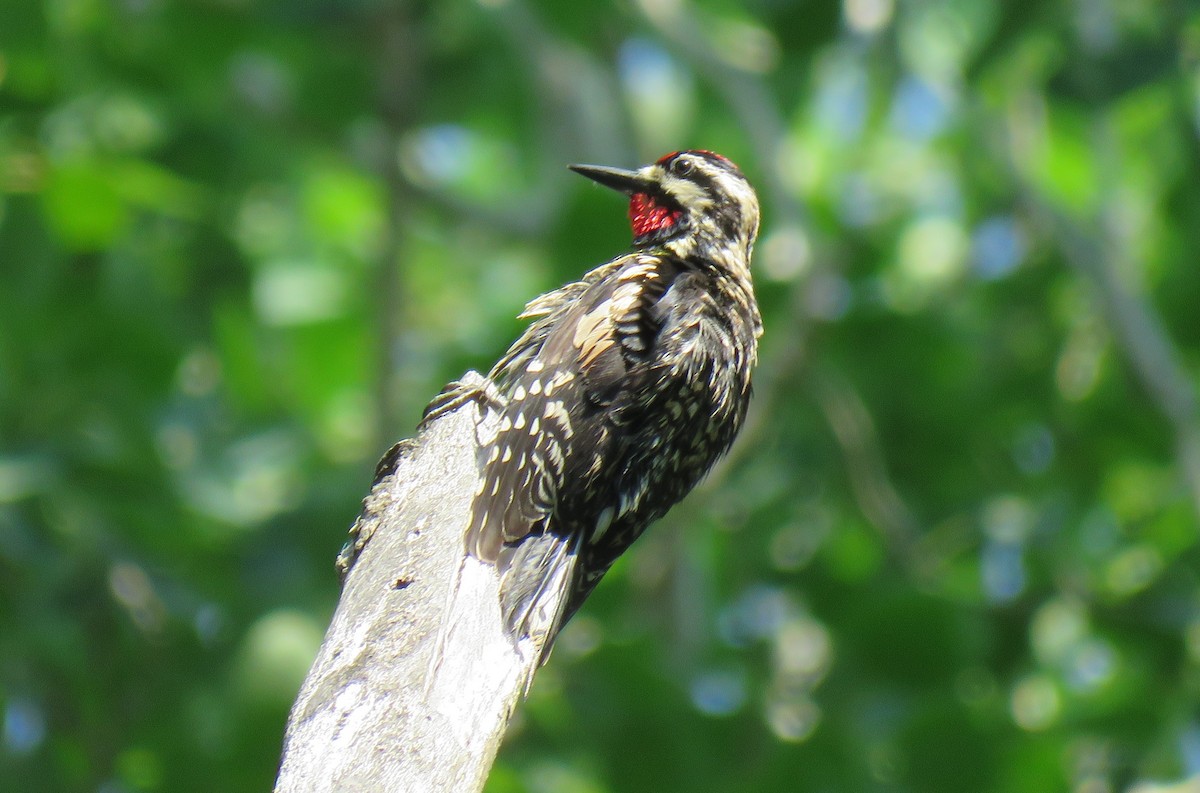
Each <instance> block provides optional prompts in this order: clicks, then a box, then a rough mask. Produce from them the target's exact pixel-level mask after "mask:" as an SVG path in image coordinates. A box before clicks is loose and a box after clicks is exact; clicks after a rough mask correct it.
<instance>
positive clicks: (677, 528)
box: [0, 0, 1200, 793]
mask: <svg viewBox="0 0 1200 793" xmlns="http://www.w3.org/2000/svg"><path fill="white" fill-rule="evenodd" d="M1197 106H1200V12H1197V11H1196V10H1195V9H1193V8H1191V7H1190V6H1189V5H1187V4H1159V3H1135V2H1122V1H1121V0H1094V1H1092V2H1079V3H1050V4H1038V3H1031V2H1011V3H1010V2H1000V0H920V1H919V2H906V3H898V2H893V0H844V2H842V3H834V2H825V1H824V0H822V1H821V2H809V3H799V2H788V1H787V0H779V1H777V2H766V0H754V1H753V2H749V3H735V2H729V1H728V0H699V1H698V2H696V3H690V4H688V3H680V2H663V1H662V0H639V2H635V3H599V4H587V3H566V2H548V1H546V2H521V0H486V1H485V0H480V2H470V1H469V0H450V1H449V2H439V3H417V2H413V3H399V4H384V3H380V2H375V1H374V0H371V1H368V2H357V3H333V2H322V1H321V0H311V1H310V2H303V3H298V4H297V3H282V2H259V3H250V2H217V3H211V2H210V3H204V2H200V3H178V2H170V0H150V1H149V2H121V3H105V2H100V1H99V0H54V1H53V2H47V3H27V2H26V3H23V2H8V3H2V4H0V714H3V718H2V720H0V778H2V779H4V780H6V782H7V781H9V780H11V782H9V784H10V785H15V787H13V789H14V790H16V789H19V790H22V791H30V793H38V792H39V791H61V790H67V791H75V790H81V791H105V792H106V793H116V792H118V791H120V792H124V791H129V792H131V793H132V792H134V791H172V793H174V792H175V791H190V790H196V791H211V790H222V791H242V790H245V791H250V790H265V789H268V788H269V785H270V783H271V779H272V777H273V774H274V771H275V765H276V762H277V760H278V753H279V745H280V739H281V737H282V730H283V725H284V720H285V717H286V713H287V709H288V706H289V704H290V701H291V698H292V696H293V694H294V691H295V689H296V687H297V685H298V683H299V681H300V679H301V677H302V676H303V673H304V671H305V669H306V667H307V664H308V663H309V661H310V660H311V657H312V654H313V652H314V651H315V648H316V646H317V644H318V643H319V641H320V636H321V632H322V628H323V626H324V625H325V623H326V621H327V619H328V615H329V614H330V613H331V610H332V608H333V604H334V603H335V601H336V597H337V583H336V580H335V576H334V573H333V564H332V560H333V557H334V555H335V553H336V552H337V549H338V547H339V546H340V544H341V542H342V539H343V530H344V528H345V527H347V526H348V524H349V522H350V521H351V519H352V517H353V516H354V514H355V513H356V510H357V507H358V500H359V499H360V498H361V497H362V495H363V494H364V490H365V488H366V485H367V483H368V481H369V477H370V472H371V470H372V466H373V464H374V461H375V458H376V457H377V456H378V455H379V454H380V453H382V451H383V450H385V449H386V448H387V447H388V446H389V445H390V443H391V442H392V441H393V440H394V439H395V438H397V437H401V436H403V435H406V434H408V433H409V432H410V431H411V429H412V427H413V425H414V423H415V421H416V418H417V416H418V415H419V412H420V410H421V408H422V406H423V405H424V403H425V401H426V400H427V399H428V398H429V397H430V396H432V395H433V394H434V393H435V392H436V391H437V389H438V388H440V386H441V385H442V384H443V383H444V382H445V381H447V380H449V379H452V378H454V377H456V376H458V375H459V374H460V373H461V372H462V371H463V370H464V369H466V368H471V367H473V368H486V367H487V366H488V365H489V364H490V363H491V361H492V360H494V358H495V356H496V355H498V354H499V353H500V352H501V351H502V350H503V348H504V347H505V346H506V344H507V343H508V341H509V340H510V339H511V338H512V337H513V335H514V334H515V333H517V332H518V330H519V328H520V324H519V323H518V322H517V321H516V320H515V318H514V317H515V315H516V314H517V313H518V311H519V310H520V307H521V306H522V304H523V303H524V301H525V300H527V299H529V298H530V297H532V296H533V295H535V294H537V293H538V292H540V291H543V290H545V289H547V288H550V287H552V286H555V285H557V284H559V283H561V282H563V281H565V280H567V279H570V278H573V277H575V276H577V275H578V274H580V273H581V272H583V271H584V270H585V269H586V268H588V267H590V266H592V265H595V264H597V263H598V262H600V261H601V260H603V259H605V258H607V257H609V256H612V255H613V254H615V253H616V252H618V250H620V249H621V246H622V243H623V241H624V240H625V239H626V235H627V229H626V227H625V225H624V221H623V218H622V213H623V208H622V207H621V206H620V205H619V202H618V201H616V200H615V199H614V198H613V197H612V196H611V195H608V194H607V193H605V192H604V191H600V190H596V189H593V188H592V187H591V186H589V185H588V184H587V183H584V182H583V181H582V180H578V179H575V178H574V177H572V176H571V175H570V174H569V173H568V172H566V171H565V169H564V167H563V166H564V165H565V164H566V163H568V162H581V161H582V162H600V163H608V164H614V165H625V166H630V165H634V164H636V163H639V162H644V161H646V160H648V159H651V158H655V157H657V156H659V155H661V154H663V153H664V152H665V151H668V150H672V149H679V148H686V147H702V148H711V149H715V150H719V151H721V152H723V153H725V154H727V155H729V156H730V157H732V158H733V159H735V160H736V161H738V162H739V163H741V165H742V166H743V168H744V170H745V171H746V172H747V174H748V175H749V177H750V178H751V180H752V181H753V182H754V183H755V184H756V185H757V186H758V187H759V190H760V195H761V197H762V201H763V206H764V213H765V218H764V224H763V233H762V237H761V242H760V245H759V248H758V255H757V260H756V267H757V274H758V287H759V293H760V298H761V301H762V304H763V310H764V319H765V323H766V335H765V336H764V339H763V361H762V364H761V367H760V370H759V376H758V381H757V383H758V397H757V400H756V403H755V411H754V414H753V415H752V417H751V420H750V423H749V426H748V427H747V430H746V433H745V436H744V437H743V439H742V440H741V442H739V444H738V445H737V446H736V447H735V449H734V451H733V453H732V455H731V459H730V460H729V461H728V462H727V463H726V464H724V465H723V466H722V467H721V468H720V469H718V471H717V472H715V473H714V475H713V476H712V477H710V479H709V481H708V482H707V483H706V484H705V485H704V486H703V487H702V488H701V490H700V491H699V492H697V493H696V494H694V495H693V496H692V497H691V498H690V499H689V500H688V501H687V502H686V503H685V504H683V505H681V506H680V507H679V508H678V509H676V510H675V511H674V512H673V513H672V514H671V515H670V516H669V517H668V518H667V519H666V520H664V521H663V522H662V524H661V525H659V526H658V527H656V528H655V529H654V530H653V531H651V532H650V533H649V534H648V535H647V536H646V537H645V538H644V539H643V540H642V541H640V542H639V544H638V546H637V547H636V548H635V549H634V550H633V551H632V552H631V553H630V554H629V558H628V559H626V560H624V561H623V562H622V563H621V564H620V565H618V567H617V568H616V569H615V570H614V572H613V573H612V574H611V575H610V576H609V579H608V580H606V582H605V583H604V585H603V586H601V587H600V589H599V591H598V592H597V594H596V595H595V597H594V598H593V600H592V602H590V603H589V605H588V606H587V608H585V609H584V611H583V612H582V613H581V614H580V615H579V617H578V618H577V619H576V620H575V621H574V622H573V623H572V624H571V625H570V626H569V627H568V629H567V630H566V631H565V632H564V634H563V635H562V637H561V641H560V646H559V647H558V648H557V650H556V653H555V656H554V659H553V660H552V662H551V664H550V665H549V666H548V667H547V668H546V669H545V670H544V671H543V673H542V674H541V675H540V676H539V678H538V682H537V684H536V685H535V687H534V690H533V692H532V695H531V697H530V699H529V701H528V703H527V705H526V707H525V708H524V709H523V711H522V712H521V716H520V721H519V723H518V724H517V726H516V727H515V729H514V731H513V733H512V735H511V737H510V740H509V743H508V745H507V746H506V748H505V749H504V751H503V752H502V754H501V758H500V761H499V764H498V766H497V769H496V772H495V774H494V775H493V778H492V781H491V783H490V786H489V790H491V791H492V792H493V793H515V792H517V791H529V792H530V793H541V792H542V791H566V792H567V793H572V792H578V793H601V792H602V791H613V792H614V793H615V792H616V791H622V792H626V793H631V792H632V791H661V790H689V791H701V792H702V791H722V793H725V792H726V791H931V792H932V791H947V792H948V793H949V792H951V791H953V792H955V793H957V792H958V791H985V792H988V793H1010V792H1011V793H1024V792H1025V791H1057V790H1064V791H1065V790H1072V791H1080V793H1103V792H1106V791H1111V792H1114V793H1115V792H1116V791H1136V793H1150V792H1151V791H1156V790H1166V789H1168V785H1172V784H1175V783H1180V785H1181V786H1179V787H1172V788H1170V789H1173V790H1185V789H1186V790H1194V789H1195V785H1196V784H1197V782H1196V780H1197V778H1200V759H1198V757H1200V752H1198V746H1200V744H1198V740H1200V739H1198V737H1197V736H1200V720H1197V716H1196V713H1197V706H1198V704H1200V606H1198V604H1200V582H1198V580H1197V574H1196V569H1197V567H1196V565H1197V562H1198V561H1200V557H1198V549H1197V528H1198V525H1200V521H1198V520H1197V511H1198V509H1200V417H1198V416H1197V408H1196V398H1195V390H1196V386H1195V382H1196V371H1197V366H1198V365H1200V355H1198V354H1197V349H1198V347H1197V345H1198V344H1200V323H1198V322H1197V320H1196V317H1197V312H1196V308H1195V306H1196V302H1197V298H1196V296H1197V295H1198V294H1200V269H1198V268H1197V267H1196V266H1195V263H1194V258H1195V256H1194V253H1193V252H1194V251H1196V250H1198V249H1200V222H1197V221H1198V220H1200V193H1197V191H1196V184H1197V183H1198V182H1200V156H1198V153H1200V148H1198V147H1197V139H1198V132H1200V130H1198V125H1200V122H1198V121H1197V119H1198V117H1200V116H1198V114H1197V110H1196V108H1197ZM1186 780H1190V782H1186V784H1188V785H1190V786H1188V787H1184V786H1182V785H1184V784H1185V781H1186Z"/></svg>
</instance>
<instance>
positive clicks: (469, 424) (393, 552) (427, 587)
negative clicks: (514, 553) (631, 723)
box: [275, 372, 562, 793]
mask: <svg viewBox="0 0 1200 793" xmlns="http://www.w3.org/2000/svg"><path fill="white" fill-rule="evenodd" d="M464 382H467V383H469V384H478V383H481V382H482V378H480V377H479V375H477V374H475V373H473V372H472V373H469V374H468V376H467V378H464ZM478 416H479V411H477V410H476V409H475V406H474V404H473V403H470V404H468V405H467V407H466V408H465V409H460V410H458V411H455V412H454V413H451V414H449V415H446V416H444V417H443V418H441V419H438V420H437V421H434V422H432V423H431V424H430V425H428V426H427V427H426V428H425V429H424V430H423V431H422V432H421V433H420V435H419V436H418V437H417V439H416V440H415V441H406V442H404V443H402V444H401V446H400V447H399V450H400V453H399V455H398V460H397V462H396V465H395V470H394V472H393V473H391V474H389V475H387V476H385V477H384V478H383V479H381V480H380V481H379V482H378V484H376V485H375V487H374V488H373V489H372V491H371V494H370V495H369V496H368V497H367V498H366V499H365V501H364V509H363V514H362V517H361V518H360V519H359V521H358V523H357V524H356V530H357V531H358V536H359V537H360V543H362V544H363V547H362V551H361V553H360V555H359V556H358V559H357V561H356V562H355V564H354V566H353V568H352V569H351V571H350V574H349V576H348V578H347V580H346V585H345V588H344V589H343V590H342V597H341V600H340V601H339V603H338V607H337V611H336V612H335V614H334V616H333V621H332V622H331V624H330V626H329V630H328V631H327V633H326V634H325V640H324V642H323V643H322V645H321V649H320V651H319V652H318V654H317V658H316V660H315V661H314V662H313V665H312V668H311V669H310V670H309V673H308V677H307V678H306V679H305V681H304V684H303V686H302V687H301V689H300V694H299V696H298V697H297V699H296V703H295V705H294V706H293V708H292V713H291V716H290V717H289V719H288V728H287V735H286V737H285V739H284V746H283V760H282V763H281V770H280V773H279V778H278V780H277V782H276V785H275V792H276V793H302V792H303V793H315V792H316V791H339V792H341V791H358V790H363V791H384V790H386V791H399V792H401V793H437V792H438V791H454V793H463V792H465V793H470V792H471V791H478V790H480V789H482V787H483V784H484V782H485V780H486V779H487V775H488V772H489V770H490V769H491V766H492V762H493V760H494V759H495V756H496V750H497V749H498V748H499V746H500V741H501V739H502V738H503V736H504V732H505V729H506V727H507V725H508V720H509V717H510V715H511V714H512V711H513V708H514V707H515V706H516V704H517V702H518V700H519V698H520V697H521V695H522V694H523V693H524V691H525V690H526V689H527V688H528V684H529V682H530V681H531V680H532V677H533V674H534V672H535V671H536V669H537V665H538V660H539V658H540V656H541V648H540V647H533V646H529V643H528V642H521V644H520V646H518V645H517V644H515V643H514V642H513V641H512V640H511V639H510V638H509V636H508V635H507V633H506V631H505V628H504V625H503V622H502V620H501V616H500V607H499V602H500V601H499V595H498V588H499V577H498V576H497V575H496V569H495V567H494V566H492V565H489V564H484V563H481V562H479V561H477V560H475V559H474V558H471V557H469V556H467V555H466V553H465V551H464V544H463V531H464V530H465V528H466V525H467V517H468V514H469V510H470V507H471V500H472V497H473V495H474V493H475V492H476V489H477V487H478V483H479V473H478V466H477V465H476V450H477V448H478V444H479V442H480V440H481V439H480V438H479V437H477V435H482V436H487V435H489V434H494V432H495V428H494V423H495V422H494V421H492V420H490V419H477V417H478ZM482 440H484V441H486V440H487V438H486V437H483V438H482ZM561 594H562V593H552V597H558V596H561Z"/></svg>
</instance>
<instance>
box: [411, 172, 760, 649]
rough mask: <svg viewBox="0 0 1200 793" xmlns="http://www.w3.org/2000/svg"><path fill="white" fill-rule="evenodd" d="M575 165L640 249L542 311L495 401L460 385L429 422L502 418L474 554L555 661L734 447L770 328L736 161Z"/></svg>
mask: <svg viewBox="0 0 1200 793" xmlns="http://www.w3.org/2000/svg"><path fill="white" fill-rule="evenodd" d="M571 169H572V170H574V171H575V172H577V173H580V174H582V175H584V176H586V177H588V178H590V179H593V180H595V181H597V182H599V183H600V184H602V185H605V186H606V187H610V188H613V189H615V190H617V191H620V192H622V193H625V194H626V195H627V196H628V197H629V218H630V221H631V223H632V226H633V235H634V239H633V248H634V250H633V252H632V253H628V254H626V255H623V256H620V257H618V258H616V259H614V260H612V261H611V262H609V263H607V264H604V265H601V266H600V267H598V268H596V269H594V270H592V271H591V272H589V273H587V274H586V275H584V277H583V279H582V280H580V281H577V282H575V283H570V284H567V285H566V286H563V287H562V288H560V289H557V290H555V291H553V292H549V293H547V294H545V295H542V296H540V297H538V298H535V299H534V300H532V301H531V302H530V303H529V304H528V305H527V306H526V307H525V310H524V312H523V313H522V314H521V315H520V316H521V318H526V319H531V320H533V321H532V323H531V324H530V325H529V327H528V329H527V330H526V331H525V333H524V334H523V335H522V336H521V337H520V338H519V339H518V340H517V341H516V342H515V343H514V344H513V345H512V347H510V348H509V350H508V352H507V353H506V354H505V355H504V356H503V357H502V358H501V359H500V360H499V361H498V362H497V363H496V365H495V367H493V369H492V370H491V372H490V373H489V375H488V381H489V382H488V384H487V388H486V394H485V393H483V392H481V390H480V389H479V388H478V387H472V388H465V389H464V388H461V387H460V388H457V389H456V388H453V387H452V388H451V389H448V390H447V391H445V392H443V394H442V395H441V396H440V397H439V398H438V399H435V400H434V402H433V403H432V404H431V405H430V407H429V408H428V409H427V411H426V420H428V419H429V418H432V417H434V416H437V415H440V414H441V413H443V412H446V411H447V410H449V409H452V408H454V407H457V406H458V405H459V404H461V403H462V402H463V401H464V399H465V398H470V397H477V398H479V401H480V404H481V405H482V406H483V407H484V409H486V410H493V411H495V412H496V413H497V414H498V416H497V418H498V426H499V431H498V433H497V435H496V437H495V439H494V441H492V442H490V443H488V444H487V445H485V446H483V447H482V448H481V450H480V465H481V466H482V485H481V488H480V490H479V492H478V493H477V494H476V495H475V498H474V501H473V504H472V510H471V517H470V524H469V526H468V528H467V533H466V543H467V551H468V552H469V553H470V554H472V555H474V556H475V557H476V558H478V559H480V560H482V561H485V562H491V563H495V564H496V565H497V567H498V569H499V571H500V573H501V576H502V580H501V594H500V598H501V603H500V606H501V611H502V614H503V616H504V618H505V621H506V623H507V625H508V628H509V630H510V631H511V634H512V636H513V637H514V639H516V640H518V641H520V640H521V639H524V638H527V637H537V638H538V639H539V644H540V645H541V646H542V647H543V648H544V650H545V651H546V652H548V651H549V648H550V646H551V644H552V642H553V639H554V636H555V635H556V634H557V632H558V630H559V628H560V627H561V626H562V625H563V623H565V622H566V621H567V620H568V619H569V618H570V616H571V615H572V614H573V613H574V612H575V610H576V609H578V608H579V606H580V605H581V604H582V603H583V601H584V599H585V598H587V596H588V594H589V593H590V592H591V591H592V589H593V588H594V587H595V586H596V584H597V582H598V581H599V580H600V578H601V576H603V575H604V573H605V572H607V571H608V569H609V567H610V566H611V565H612V564H613V562H614V561H615V560H616V559H617V557H619V556H620V555H621V554H622V553H623V552H624V551H625V549H626V548H628V547H629V546H630V544H631V543H633V541H634V540H636V539H637V538H638V536H639V535H640V534H641V533H642V531H643V530H644V529H645V528H646V526H647V525H648V524H649V523H651V522H652V521H654V520H657V519H658V518H660V517H661V516H662V515H663V514H665V513H666V511H667V510H668V509H670V507H672V506H673V505H674V504H675V503H676V502H677V501H679V500H680V499H681V498H683V496H684V495H686V494H687V493H688V492H689V491H690V490H691V489H692V488H693V487H694V486H695V485H696V483H697V482H698V481H699V480H700V479H701V477H703V476H704V475H705V474H706V473H707V472H708V470H709V469H710V468H711V467H712V465H713V463H714V462H716V460H717V458H718V457H720V456H721V455H722V454H723V453H724V452H725V451H726V450H727V449H728V448H729V445H730V444H731V443H732V442H733V439H734V436H735V435H736V434H737V432H738V430H739V429H740V428H741V425H742V421H743V419H744V418H745V414H746V406H747V403H748V402H749V399H750V372H751V369H752V368H753V367H754V365H755V363H756V360H757V350H758V341H757V340H758V337H759V336H760V335H761V333H762V321H761V318H760V317H759V312H758V305H757V303H756V301H755V298H754V291H753V286H752V284H751V280H750V254H751V249H752V247H753V245H754V240H755V237H756V236H757V233H758V220H759V210H758V199H757V197H756V196H755V193H754V190H753V189H752V188H751V187H750V184H749V183H748V182H747V181H746V179H745V177H744V176H743V175H742V173H741V171H740V170H739V169H738V168H737V166H736V165H734V164H733V163H732V162H730V161H729V160H727V159H726V158H724V157H722V156H720V155H718V154H713V153H712V152H708V151H682V152H674V153H672V154H668V155H667V156H665V157H663V158H662V159H660V160H658V161H657V162H655V163H653V164H651V165H647V166H645V167H643V168H641V169H639V170H636V171H627V170H620V169H617V168H607V167H599V166H593V165H573V166H571ZM468 392H469V393H468ZM564 587H565V588H566V589H567V591H568V594H567V596H566V597H565V598H549V599H546V598H544V595H545V594H546V592H547V590H549V589H552V588H564ZM546 602H550V603H556V604H558V605H557V609H555V610H553V611H551V612H550V613H548V612H547V611H546V608H545V606H544V603H546Z"/></svg>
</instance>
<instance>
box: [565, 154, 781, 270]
mask: <svg viewBox="0 0 1200 793" xmlns="http://www.w3.org/2000/svg"><path fill="white" fill-rule="evenodd" d="M570 167H571V170H573V171H575V172H576V173H579V174H582V175H584V176H586V177H588V178H589V179H592V180H594V181H596V182H599V183H600V184H602V185H604V186H605V187H611V188H612V189H614V190H618V191H620V192H622V193H625V194H626V195H627V196H629V221H630V223H631V225H632V226H633V244H634V246H635V247H637V248H649V247H663V248H666V249H667V250H668V251H670V252H671V253H673V254H675V255H676V256H679V257H681V258H691V257H693V256H709V257H711V258H724V256H725V255H726V254H740V257H739V258H741V259H742V260H745V259H746V258H748V256H749V253H750V249H751V247H752V246H753V245H754V238H755V237H756V236H757V234H758V197H757V196H756V195H755V194H754V188H752V187H750V183H749V182H747V181H746V177H744V176H743V175H742V172H741V171H740V170H739V169H738V167H737V166H736V165H734V164H733V163H732V162H730V161H729V160H727V159H726V158H724V157H722V156H721V155H720V154H714V153H713V152H711V151H703V150H698V149H697V150H692V151H677V152H672V153H671V154H668V155H666V156H665V157H663V158H661V159H660V160H658V161H657V162H655V163H652V164H650V165H646V166H644V167H642V168H639V169H637V170H636V171H627V170H624V169H621V168H608V167H605V166H600V165H572V166H570Z"/></svg>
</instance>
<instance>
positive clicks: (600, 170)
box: [567, 165, 650, 195]
mask: <svg viewBox="0 0 1200 793" xmlns="http://www.w3.org/2000/svg"><path fill="white" fill-rule="evenodd" d="M567 167H568V168H570V169H571V170H572V171H574V172H575V173H577V174H580V175H582V176H586V177H587V178H589V179H591V180H592V181H594V182H599V183H600V184H602V185H604V186H605V187H611V188H612V189H613V190H616V191H617V192H619V193H624V194H625V195H632V194H633V193H646V192H650V185H649V183H647V182H646V180H645V179H643V178H642V177H641V175H639V174H638V172H637V171H626V170H624V169H623V168H609V167H607V166H604V165H568V166H567Z"/></svg>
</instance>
